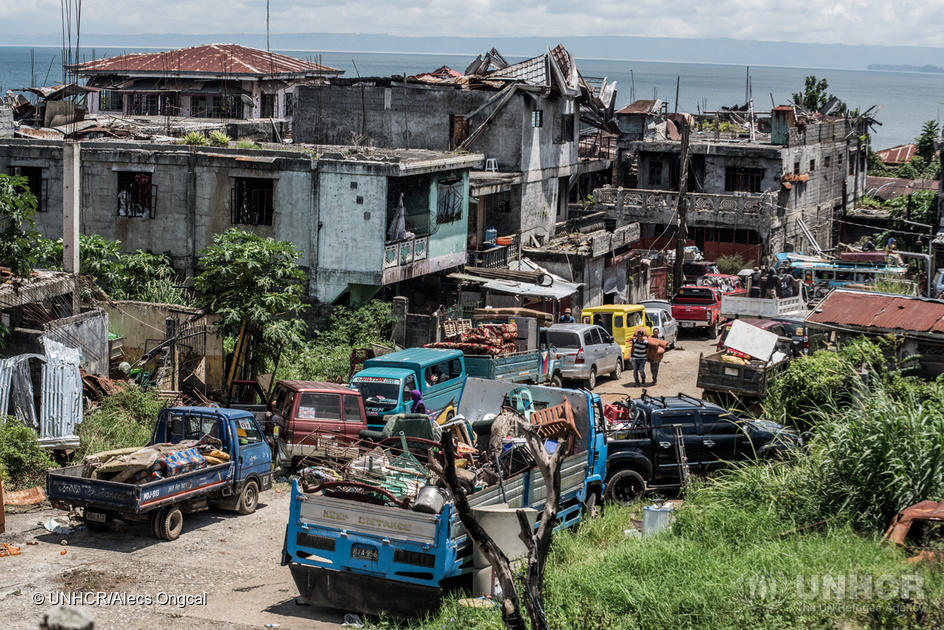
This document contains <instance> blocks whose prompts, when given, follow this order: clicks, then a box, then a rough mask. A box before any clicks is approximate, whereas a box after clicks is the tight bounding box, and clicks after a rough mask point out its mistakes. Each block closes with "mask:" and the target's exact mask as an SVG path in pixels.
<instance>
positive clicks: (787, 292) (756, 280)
mask: <svg viewBox="0 0 944 630" xmlns="http://www.w3.org/2000/svg"><path fill="white" fill-rule="evenodd" d="M751 271H752V273H751V297H763V298H775V297H776V298H789V297H793V296H794V295H796V294H797V293H796V290H795V288H796V282H797V280H796V278H795V277H793V274H791V273H790V272H789V271H784V272H783V273H777V270H776V269H774V268H773V267H767V266H764V267H754V268H753V269H752V270H751Z"/></svg>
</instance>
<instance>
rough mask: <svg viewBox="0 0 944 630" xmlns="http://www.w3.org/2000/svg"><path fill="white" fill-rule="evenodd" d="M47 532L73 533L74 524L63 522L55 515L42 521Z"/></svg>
mask: <svg viewBox="0 0 944 630" xmlns="http://www.w3.org/2000/svg"><path fill="white" fill-rule="evenodd" d="M40 525H42V526H43V527H44V528H46V531H47V532H52V533H53V534H71V533H72V526H71V525H69V523H68V522H65V523H63V522H62V521H59V520H57V519H55V518H53V517H50V518H49V520H48V521H46V522H45V523H42V522H41V523H40Z"/></svg>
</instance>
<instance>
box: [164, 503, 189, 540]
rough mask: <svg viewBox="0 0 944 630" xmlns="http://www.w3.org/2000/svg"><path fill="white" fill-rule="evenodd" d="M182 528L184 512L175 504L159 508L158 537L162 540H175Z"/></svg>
mask: <svg viewBox="0 0 944 630" xmlns="http://www.w3.org/2000/svg"><path fill="white" fill-rule="evenodd" d="M183 529H184V513H183V512H181V511H180V508H179V507H177V506H174V507H169V508H167V509H166V510H161V518H160V519H159V520H158V531H159V533H160V536H159V538H161V539H162V540H177V539H178V538H179V537H180V532H182V531H183Z"/></svg>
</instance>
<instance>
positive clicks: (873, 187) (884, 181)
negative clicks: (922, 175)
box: [865, 175, 940, 201]
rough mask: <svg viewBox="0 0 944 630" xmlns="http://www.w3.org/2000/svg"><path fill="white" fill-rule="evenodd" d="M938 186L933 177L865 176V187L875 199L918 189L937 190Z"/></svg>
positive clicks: (887, 199)
mask: <svg viewBox="0 0 944 630" xmlns="http://www.w3.org/2000/svg"><path fill="white" fill-rule="evenodd" d="M939 188H940V183H939V182H938V181H937V180H935V179H903V178H901V177H877V176H875V175H869V176H868V177H866V178H865V189H866V190H867V191H869V193H870V194H871V195H872V196H873V197H875V198H876V199H882V200H884V201H889V200H891V199H894V198H896V197H903V196H904V195H910V194H911V193H913V192H915V191H918V190H938V189H939Z"/></svg>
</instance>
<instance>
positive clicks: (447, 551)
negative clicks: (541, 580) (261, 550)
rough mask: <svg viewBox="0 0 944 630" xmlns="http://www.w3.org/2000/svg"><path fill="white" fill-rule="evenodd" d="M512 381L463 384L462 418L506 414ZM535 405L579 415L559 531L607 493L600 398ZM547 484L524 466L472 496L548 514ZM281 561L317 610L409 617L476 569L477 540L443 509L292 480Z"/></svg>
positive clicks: (540, 393) (577, 395) (544, 390)
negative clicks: (425, 509) (371, 499)
mask: <svg viewBox="0 0 944 630" xmlns="http://www.w3.org/2000/svg"><path fill="white" fill-rule="evenodd" d="M516 387H517V386H516V385H515V384H514V383H505V382H501V381H494V380H487V379H478V378H474V377H470V378H468V379H467V380H466V385H465V391H464V393H463V396H462V401H461V404H460V408H459V411H460V413H461V414H462V415H464V416H465V417H466V418H467V419H468V420H469V421H471V422H472V423H473V424H476V423H477V422H481V421H482V420H483V418H484V417H485V416H486V415H487V414H489V413H495V411H496V410H499V409H500V408H501V406H502V404H503V403H505V402H506V397H507V396H508V394H509V392H511V391H512V390H513V389H515V388H516ZM529 390H530V394H531V397H532V400H533V404H534V407H535V408H541V407H544V406H550V405H559V404H562V403H563V402H564V401H565V400H566V401H567V402H569V403H570V405H571V406H572V407H573V411H574V419H575V423H576V426H577V429H578V430H579V432H580V438H579V439H578V440H577V441H576V442H575V444H574V446H573V448H572V450H571V452H570V453H569V454H568V456H567V457H566V459H565V460H564V462H563V465H562V470H561V502H560V508H559V509H560V512H559V513H558V520H559V523H560V526H561V527H569V526H571V525H573V524H575V523H577V522H578V521H579V520H580V518H581V516H582V514H583V512H584V510H585V509H587V508H588V507H591V506H593V505H595V503H596V501H597V500H598V499H599V498H600V497H601V496H602V493H603V490H604V488H603V477H604V475H605V469H606V436H605V427H604V422H605V420H604V418H603V414H602V410H601V406H600V400H599V397H597V396H596V395H594V394H591V393H589V392H585V391H575V390H565V389H557V388H550V387H540V386H533V387H530V388H529ZM545 496H546V491H545V487H544V480H543V478H542V477H541V474H540V473H539V472H538V471H537V469H535V468H525V469H524V470H521V471H520V472H517V473H516V474H514V475H513V476H511V477H509V478H506V479H505V480H504V481H503V482H502V483H496V484H493V485H491V486H488V487H486V488H483V489H480V490H478V491H476V492H474V493H472V494H471V495H469V503H470V504H471V506H472V507H473V508H475V507H481V506H487V505H499V504H507V505H509V506H511V507H532V508H535V509H538V510H541V509H543V507H544V499H545ZM282 564H283V565H287V566H288V567H289V568H290V570H291V572H292V577H293V578H294V579H295V584H296V585H297V587H298V590H299V592H300V594H301V597H302V599H303V600H305V601H307V602H309V603H311V604H316V605H319V606H327V607H332V608H341V609H344V610H357V611H359V612H362V613H367V614H379V613H381V612H386V613H391V614H395V615H409V614H415V613H417V612H421V611H423V610H427V609H429V608H432V607H434V606H435V605H436V604H437V603H438V602H439V600H440V597H441V595H442V589H443V586H444V584H445V583H446V582H448V581H450V580H452V579H454V578H460V577H462V576H468V575H469V574H471V573H472V571H473V561H472V541H471V540H470V539H469V537H468V536H467V535H466V532H465V528H464V527H463V525H462V523H461V522H460V520H459V517H458V516H457V514H456V512H455V510H454V507H453V504H452V503H451V502H448V501H447V502H446V503H445V505H444V507H443V509H442V511H441V512H440V513H438V514H428V513H422V512H418V511H414V510H411V509H405V508H402V507H394V506H390V505H376V504H371V503H365V502H363V501H358V500H351V499H350V498H340V497H338V496H326V495H325V494H320V493H319V494H307V493H305V492H302V491H301V490H300V488H299V486H298V483H297V482H293V483H292V495H291V507H290V511H289V520H288V526H287V528H286V532H285V544H284V549H283V552H282Z"/></svg>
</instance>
